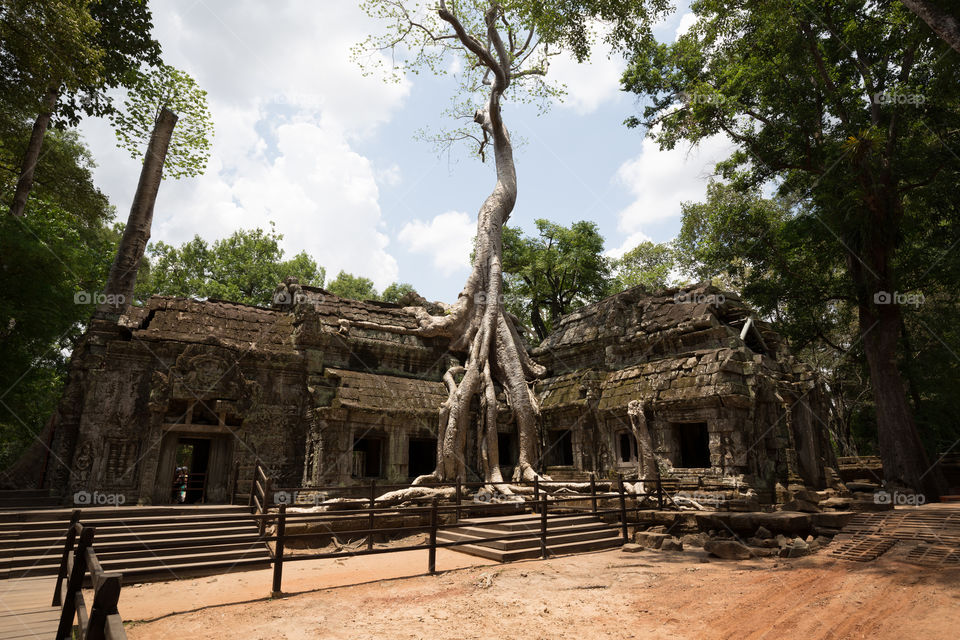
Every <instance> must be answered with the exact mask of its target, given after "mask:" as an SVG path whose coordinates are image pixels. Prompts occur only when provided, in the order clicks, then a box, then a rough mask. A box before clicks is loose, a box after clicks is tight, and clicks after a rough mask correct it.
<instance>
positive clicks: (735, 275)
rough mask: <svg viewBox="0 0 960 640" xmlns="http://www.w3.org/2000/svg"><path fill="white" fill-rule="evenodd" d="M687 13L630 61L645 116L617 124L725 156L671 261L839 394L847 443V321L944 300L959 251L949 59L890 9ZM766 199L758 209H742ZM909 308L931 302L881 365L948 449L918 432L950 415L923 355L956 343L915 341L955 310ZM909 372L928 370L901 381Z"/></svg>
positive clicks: (860, 380)
mask: <svg viewBox="0 0 960 640" xmlns="http://www.w3.org/2000/svg"><path fill="white" fill-rule="evenodd" d="M691 9H692V10H693V11H694V13H695V14H696V16H697V18H698V20H697V23H696V24H695V25H694V26H693V27H692V28H691V29H690V30H689V31H688V32H687V33H686V34H685V35H683V36H681V37H680V38H679V39H678V40H677V41H676V42H675V43H673V44H663V43H657V42H654V41H653V40H652V39H649V38H646V39H642V40H641V41H639V42H637V43H635V44H634V53H633V58H632V61H631V64H630V66H629V68H628V70H627V72H626V74H625V75H624V78H623V85H624V87H625V88H626V89H628V90H631V91H634V92H636V93H638V94H640V95H642V96H645V97H646V98H648V99H649V102H648V106H647V107H646V108H645V109H644V111H643V116H642V117H636V118H631V119H630V120H629V121H628V124H631V125H633V126H641V125H642V126H645V127H648V132H649V135H651V136H652V137H653V138H654V139H655V140H656V141H658V142H659V143H660V145H661V147H663V148H672V147H674V146H675V145H676V144H678V143H679V142H681V141H687V142H693V143H696V142H698V141H701V140H703V139H705V138H708V137H710V136H713V135H716V134H720V135H726V136H727V137H728V138H729V139H731V140H733V141H734V143H735V144H736V146H737V149H736V151H734V153H733V154H732V155H731V156H730V157H729V158H727V159H726V160H725V161H723V162H721V163H720V164H719V165H718V167H717V169H718V172H719V173H720V175H721V176H722V177H723V178H724V179H725V180H726V181H727V182H728V183H729V185H728V186H726V187H721V186H713V187H711V191H710V192H709V193H708V201H707V202H706V203H704V204H702V205H690V206H687V207H685V209H684V223H683V231H682V232H681V237H680V239H678V242H677V247H678V248H679V249H680V250H681V260H682V262H684V263H685V265H686V266H687V267H688V268H692V269H693V270H694V271H696V272H698V273H699V275H700V276H713V275H721V274H722V275H723V276H724V277H726V278H729V279H730V281H731V282H732V283H733V284H734V285H735V286H737V287H739V288H741V290H742V293H743V295H744V296H745V297H746V298H747V300H748V301H749V302H751V303H752V304H753V305H755V306H757V307H759V308H760V309H761V310H762V312H763V313H764V314H765V315H766V316H767V317H768V318H769V319H772V320H773V321H774V322H776V323H777V328H778V329H779V330H780V331H781V332H783V333H784V334H785V335H786V336H788V338H789V339H790V340H791V342H792V344H793V346H794V349H795V350H799V351H801V352H802V353H804V355H805V356H807V357H808V358H809V359H811V360H812V361H816V362H818V363H819V365H818V366H820V367H821V370H823V371H826V372H827V373H828V374H829V375H831V376H833V382H831V386H832V387H833V388H835V389H836V388H840V387H842V386H844V385H846V386H847V388H849V389H850V393H849V394H847V397H848V398H851V399H853V400H854V401H855V402H857V403H858V407H859V408H856V407H855V408H852V409H851V410H850V411H848V413H849V415H850V416H851V417H850V420H849V423H848V424H849V425H853V426H851V430H852V431H853V432H855V433H854V437H856V435H857V433H856V432H858V430H859V433H860V435H863V426H864V424H866V423H868V422H869V419H868V417H866V416H869V414H870V412H871V411H872V410H873V409H872V407H871V406H870V403H869V400H868V399H867V398H868V396H866V395H865V394H863V393H861V392H862V390H863V389H864V388H865V385H866V384H867V382H866V376H865V375H863V373H864V368H863V363H864V353H863V351H862V348H863V345H862V341H860V340H859V337H860V335H861V334H862V333H863V332H865V331H870V330H871V324H870V323H868V324H867V325H862V324H861V322H862V319H863V317H864V316H863V314H864V313H867V314H870V313H873V312H874V311H873V310H874V309H875V308H876V307H877V305H876V304H875V303H874V295H875V294H876V293H877V292H879V291H884V290H885V291H897V292H900V293H901V294H905V293H906V294H909V293H913V294H919V293H920V292H923V293H924V294H928V293H930V292H938V291H953V292H955V291H956V290H957V286H958V284H960V269H958V268H957V266H956V259H955V258H953V257H952V255H951V252H950V251H949V246H950V245H951V243H953V242H957V241H960V234H958V229H957V225H956V223H955V222H952V220H953V219H955V218H956V214H957V207H956V204H955V197H952V196H951V195H950V194H951V193H952V192H953V189H954V186H953V185H955V184H956V181H957V178H958V176H960V156H957V155H956V153H955V152H954V151H953V149H956V148H958V147H960V129H957V127H956V122H957V121H958V118H960V56H958V55H957V53H956V52H954V51H952V50H950V49H949V47H948V46H947V45H946V44H945V43H943V42H942V41H940V40H939V39H938V38H937V37H936V35H934V34H933V33H932V32H931V31H930V30H929V29H928V28H927V27H926V25H924V24H923V23H921V22H920V21H919V20H918V19H917V18H916V17H914V16H913V15H912V14H910V13H909V12H908V11H907V10H906V9H905V8H904V7H903V6H902V5H901V4H900V3H898V2H881V3H854V2H845V1H841V0H816V1H814V2H810V1H806V0H804V1H801V0H786V1H785V2H781V3H776V4H771V3H766V2H761V1H760V0H748V1H747V2H739V1H738V2H734V1H732V0H696V1H695V2H693V3H692V4H691ZM770 185H772V186H774V187H775V189H776V191H775V193H776V197H775V198H773V199H772V200H765V199H762V198H760V197H759V196H758V190H759V189H761V188H764V187H768V186H770ZM927 299H928V300H934V301H936V302H931V303H924V304H923V305H918V306H917V307H913V306H910V305H903V306H901V307H900V309H899V311H900V314H901V316H902V318H903V330H902V332H901V340H900V344H899V350H900V354H901V355H900V357H901V367H900V369H901V372H902V374H903V377H904V378H905V379H906V380H907V386H908V392H909V395H910V397H911V403H912V404H913V408H914V410H915V412H916V415H917V416H918V417H917V420H918V423H919V424H920V426H921V432H922V433H923V436H924V437H925V438H927V439H928V442H931V441H932V439H933V438H934V437H935V436H934V434H935V433H942V432H944V430H947V431H949V430H951V429H952V431H953V433H954V434H955V433H956V429H955V426H953V427H948V426H947V425H948V423H947V422H938V424H939V425H940V426H935V425H934V424H933V422H935V421H939V420H944V416H947V415H951V413H950V412H951V411H952V412H955V411H956V410H955V409H953V408H952V407H951V406H949V405H948V402H949V401H948V399H947V396H946V395H944V394H943V392H942V391H938V390H937V389H936V380H938V379H943V378H946V377H947V376H950V375H953V376H955V373H956V371H955V369H954V367H955V364H947V363H946V362H944V361H943V359H942V358H939V357H938V356H937V354H939V353H942V351H943V350H944V349H946V351H947V352H952V353H958V352H960V343H957V342H953V341H955V340H957V338H958V336H957V335H956V333H955V332H953V331H951V330H950V329H949V328H948V327H945V326H944V325H942V324H937V328H936V329H934V328H933V325H932V324H931V322H936V321H937V320H936V319H937V318H942V317H946V316H948V315H949V314H950V313H955V311H956V302H955V299H956V296H955V295H954V296H952V298H951V297H950V296H944V295H940V296H936V295H928V296H927ZM935 343H936V344H935ZM918 358H924V359H925V360H924V361H925V362H926V363H928V364H929V366H930V368H925V370H924V371H923V372H920V371H918V370H917V371H915V370H913V369H915V367H911V366H909V365H908V363H911V362H916V361H917V359H918ZM878 359H881V358H878ZM928 372H929V373H931V374H932V375H930V376H926V377H925V376H924V375H923V374H925V373H928ZM925 407H930V409H927V408H925ZM928 411H929V413H927V412H928ZM934 415H936V416H939V417H936V418H934V417H932V416H934ZM925 416H931V417H930V418H929V420H928V419H927V418H926V417H925ZM925 421H926V424H924V423H925ZM952 424H953V425H956V421H955V420H954V421H953V423H952ZM954 439H955V438H954ZM948 440H949V438H946V439H941V440H939V441H940V442H947V441H948Z"/></svg>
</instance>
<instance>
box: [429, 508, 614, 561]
mask: <svg viewBox="0 0 960 640" xmlns="http://www.w3.org/2000/svg"><path fill="white" fill-rule="evenodd" d="M458 525H459V526H457V527H455V528H450V529H442V530H440V531H439V532H437V540H439V541H441V542H466V543H467V544H461V545H457V546H453V547H448V548H450V549H454V550H456V551H461V552H463V553H468V554H471V555H476V556H480V557H483V558H489V559H491V560H497V561H499V562H510V561H511V560H520V559H525V558H538V557H540V527H541V519H540V516H539V515H538V514H532V515H531V514H523V515H518V516H514V517H507V518H503V517H497V518H467V519H464V520H461V521H460V522H459V523H458ZM507 535H510V536H517V537H516V538H512V539H510V540H490V538H497V537H501V536H507ZM622 544H623V539H622V537H621V534H620V530H619V529H618V528H616V527H614V526H611V525H609V524H606V523H604V522H603V521H602V520H600V519H599V518H596V517H594V516H592V515H590V514H574V515H551V516H549V517H548V518H547V552H548V553H549V554H551V555H558V554H561V553H581V552H584V551H593V550H597V549H607V548H610V547H614V546H619V545H622Z"/></svg>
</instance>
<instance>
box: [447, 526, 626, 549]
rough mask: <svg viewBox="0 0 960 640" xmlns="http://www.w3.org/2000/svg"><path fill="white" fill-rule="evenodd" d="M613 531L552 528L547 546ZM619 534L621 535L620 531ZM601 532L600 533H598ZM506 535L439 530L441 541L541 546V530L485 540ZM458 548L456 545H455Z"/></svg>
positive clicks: (494, 546) (476, 530)
mask: <svg viewBox="0 0 960 640" xmlns="http://www.w3.org/2000/svg"><path fill="white" fill-rule="evenodd" d="M610 533H611V529H610V527H608V526H606V525H600V526H594V527H591V528H571V529H567V528H561V529H558V530H554V529H550V530H549V532H548V533H547V547H548V548H549V547H550V546H551V545H558V544H566V543H568V542H584V541H587V540H596V539H599V538H604V537H606V536H607V535H609V534H610ZM614 533H617V535H620V534H619V533H618V532H614ZM598 534H599V535H598ZM501 535H504V532H502V531H496V530H494V529H480V528H470V529H465V530H461V529H449V530H446V531H438V532H437V540H438V541H440V542H467V541H474V542H478V543H480V544H483V545H484V546H486V547H489V548H492V549H500V550H503V551H513V550H515V549H529V548H533V547H536V548H537V549H539V548H540V535H539V532H538V533H537V535H536V536H528V537H524V538H518V539H514V540H490V541H489V542H484V540H485V539H487V538H491V537H497V536H501ZM454 548H456V547H454Z"/></svg>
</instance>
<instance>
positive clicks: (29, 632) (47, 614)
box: [0, 576, 60, 640]
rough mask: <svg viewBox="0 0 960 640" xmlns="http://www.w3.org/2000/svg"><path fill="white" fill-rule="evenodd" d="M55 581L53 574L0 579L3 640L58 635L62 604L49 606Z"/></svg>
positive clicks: (0, 616) (1, 639)
mask: <svg viewBox="0 0 960 640" xmlns="http://www.w3.org/2000/svg"><path fill="white" fill-rule="evenodd" d="M55 583H56V578H53V577H51V576H39V577H34V578H10V579H7V580H2V581H0V640H14V639H16V640H20V639H21V638H46V639H47V640H50V639H51V638H53V637H54V636H55V635H56V633H57V623H58V622H59V621H60V607H51V606H50V602H51V601H52V600H53V588H54V586H55Z"/></svg>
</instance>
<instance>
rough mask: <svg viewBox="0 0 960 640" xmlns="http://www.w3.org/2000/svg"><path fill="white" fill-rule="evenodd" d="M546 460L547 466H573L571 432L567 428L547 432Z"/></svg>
mask: <svg viewBox="0 0 960 640" xmlns="http://www.w3.org/2000/svg"><path fill="white" fill-rule="evenodd" d="M545 457H546V461H547V466H548V467H571V466H573V434H572V433H571V431H570V430H569V429H562V430H560V429H556V430H551V431H548V432H547V451H546V456H545Z"/></svg>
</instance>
